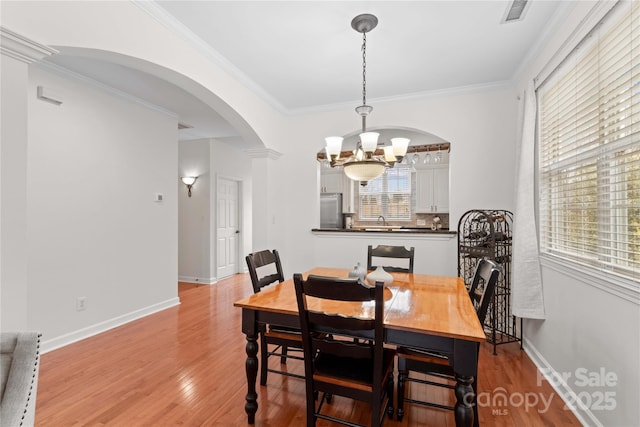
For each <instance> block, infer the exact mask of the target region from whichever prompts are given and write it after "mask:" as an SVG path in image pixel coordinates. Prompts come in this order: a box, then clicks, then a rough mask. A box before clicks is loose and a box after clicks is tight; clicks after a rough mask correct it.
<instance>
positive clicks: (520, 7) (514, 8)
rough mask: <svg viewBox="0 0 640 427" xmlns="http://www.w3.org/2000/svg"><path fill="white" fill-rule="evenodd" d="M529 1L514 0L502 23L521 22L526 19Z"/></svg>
mask: <svg viewBox="0 0 640 427" xmlns="http://www.w3.org/2000/svg"><path fill="white" fill-rule="evenodd" d="M527 3H528V0H513V1H512V2H511V4H510V5H509V7H507V12H506V13H505V15H504V18H503V19H502V22H513V21H521V20H522V19H523V18H524V10H525V9H526V7H527Z"/></svg>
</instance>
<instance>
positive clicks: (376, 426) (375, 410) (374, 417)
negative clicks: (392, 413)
mask: <svg viewBox="0 0 640 427" xmlns="http://www.w3.org/2000/svg"><path fill="white" fill-rule="evenodd" d="M374 399H375V401H374V402H373V404H372V405H371V427H380V424H381V422H380V419H381V418H380V409H381V406H382V405H381V404H382V401H380V400H379V396H374ZM383 417H384V415H383Z"/></svg>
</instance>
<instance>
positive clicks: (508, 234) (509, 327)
mask: <svg viewBox="0 0 640 427" xmlns="http://www.w3.org/2000/svg"><path fill="white" fill-rule="evenodd" d="M512 231H513V214H512V213H511V212H509V211H505V210H479V209H473V210H470V211H467V212H465V213H464V214H463V215H462V217H461V218H460V221H459V222H458V276H460V277H462V278H463V279H464V282H465V284H466V285H467V289H469V288H470V287H471V282H472V281H473V276H474V274H475V271H476V265H477V264H478V261H479V260H480V259H482V258H487V259H491V260H493V261H495V262H497V263H499V264H500V265H501V266H502V274H501V275H500V278H499V279H498V283H497V284H496V289H495V293H494V296H493V301H492V302H491V305H490V306H489V310H488V312H487V314H488V315H487V318H486V319H485V324H484V325H483V326H484V330H485V334H486V335H487V341H488V342H489V343H491V344H493V354H497V352H496V347H497V346H498V345H501V344H507V343H511V342H520V348H522V335H521V334H522V319H520V321H519V322H518V321H517V320H518V319H517V318H516V317H515V316H513V315H512V314H511V301H510V298H511V244H512V237H513V235H512Z"/></svg>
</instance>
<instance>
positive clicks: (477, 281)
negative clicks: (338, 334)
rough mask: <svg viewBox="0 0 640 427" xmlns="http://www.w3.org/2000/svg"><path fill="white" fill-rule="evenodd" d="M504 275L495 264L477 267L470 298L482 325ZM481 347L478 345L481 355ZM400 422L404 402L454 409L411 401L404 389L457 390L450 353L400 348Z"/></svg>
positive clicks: (475, 409) (485, 260)
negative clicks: (411, 386) (413, 386)
mask: <svg viewBox="0 0 640 427" xmlns="http://www.w3.org/2000/svg"><path fill="white" fill-rule="evenodd" d="M501 272H502V267H501V266H500V265H499V264H497V263H496V262H494V261H491V260H488V259H481V260H480V261H479V262H478V264H477V266H476V271H475V274H474V277H473V282H472V284H471V288H470V289H469V297H470V298H471V301H472V303H473V305H474V308H475V309H476V314H477V315H478V320H480V324H481V325H484V320H485V317H486V315H487V310H488V308H489V304H490V303H491V300H492V299H493V294H494V292H495V288H496V283H497V281H498V277H499V276H500V273H501ZM479 351H480V345H479V344H478V352H479ZM397 353H398V415H397V418H398V421H401V420H402V417H403V416H404V403H405V402H408V403H416V404H420V405H426V406H431V407H434V408H440V409H448V410H454V407H453V406H450V405H445V404H440V403H434V402H427V401H421V400H416V399H410V398H407V397H405V389H406V388H408V387H407V382H415V383H420V384H426V385H434V386H439V387H445V388H450V389H455V376H454V372H453V368H452V366H451V358H450V356H451V355H449V354H444V353H439V352H435V351H428V350H421V349H413V348H409V347H398V349H397ZM410 372H416V373H420V374H426V375H428V376H430V377H434V378H440V379H441V380H444V382H436V381H431V380H428V379H421V378H416V377H411V376H410ZM477 390H478V384H477V377H476V378H475V379H474V381H473V391H474V393H476V395H477ZM473 411H474V415H475V419H476V420H477V419H478V412H477V411H478V405H474V407H473Z"/></svg>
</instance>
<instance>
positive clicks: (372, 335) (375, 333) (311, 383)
mask: <svg viewBox="0 0 640 427" xmlns="http://www.w3.org/2000/svg"><path fill="white" fill-rule="evenodd" d="M293 280H294V284H295V289H296V299H297V302H298V313H299V316H300V327H301V330H302V345H303V350H304V369H305V377H306V380H305V382H306V401H307V427H311V426H315V425H316V420H317V419H324V420H329V421H333V422H337V423H340V424H345V425H349V426H358V424H355V423H353V422H350V421H348V420H344V419H339V418H336V417H334V416H330V415H328V414H327V411H324V412H323V411H322V409H323V405H324V403H325V401H326V402H327V403H328V404H330V403H331V401H332V398H334V397H335V396H343V397H347V398H351V399H355V400H360V401H364V402H368V403H369V404H370V405H371V423H370V424H369V425H371V426H375V427H378V426H380V425H381V424H382V421H383V420H384V416H385V413H386V414H387V415H388V416H389V418H393V387H394V380H393V365H394V358H395V350H393V349H388V348H385V347H384V326H383V320H384V297H383V295H384V285H383V283H382V282H378V283H376V285H375V286H373V287H372V286H368V285H365V284H364V283H362V281H360V280H359V279H358V278H349V279H339V278H335V277H324V276H315V275H309V277H308V278H307V279H306V280H303V278H302V275H301V274H294V276H293ZM308 297H313V299H312V301H310V300H308V299H307V298H308ZM345 301H346V302H347V303H345ZM356 303H360V304H357V308H355V309H353V305H352V304H356ZM372 303H373V304H372ZM345 304H346V305H347V306H348V307H350V308H351V309H353V310H354V311H353V313H350V310H348V309H345ZM316 307H318V308H319V307H321V309H317V308H316ZM363 313H366V315H367V317H366V318H363V317H362V316H363ZM354 337H359V338H363V339H364V340H363V341H362V342H361V341H354V340H353V338H354ZM320 393H322V397H321V399H320V402H319V404H318V405H317V406H316V399H317V397H319V395H320Z"/></svg>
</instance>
